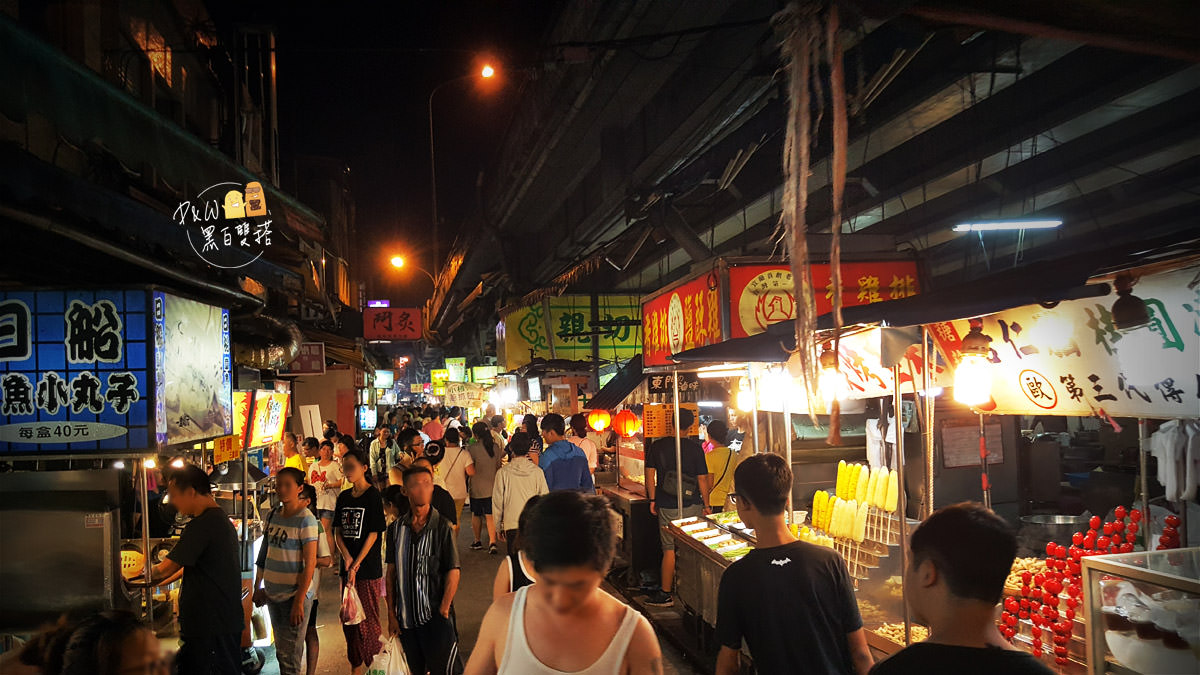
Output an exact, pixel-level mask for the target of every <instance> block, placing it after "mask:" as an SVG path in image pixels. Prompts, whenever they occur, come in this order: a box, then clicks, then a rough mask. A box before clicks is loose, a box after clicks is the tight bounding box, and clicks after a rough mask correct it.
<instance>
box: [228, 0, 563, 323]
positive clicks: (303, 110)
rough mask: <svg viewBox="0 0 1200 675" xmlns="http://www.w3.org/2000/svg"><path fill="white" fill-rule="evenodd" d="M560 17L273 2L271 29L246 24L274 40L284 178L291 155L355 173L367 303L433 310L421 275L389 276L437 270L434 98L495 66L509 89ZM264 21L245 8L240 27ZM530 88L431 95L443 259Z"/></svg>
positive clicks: (529, 4) (425, 5)
mask: <svg viewBox="0 0 1200 675" xmlns="http://www.w3.org/2000/svg"><path fill="white" fill-rule="evenodd" d="M559 5H560V3H558V2H550V1H548V0H543V1H542V2H533V1H529V0H526V1H522V2H501V1H491V2H488V1H483V0H475V1H468V0H436V1H421V2H413V1H408V2H350V3H332V2H277V3H274V6H275V7H277V8H278V9H277V10H274V11H273V12H272V13H271V14H270V15H260V16H252V17H251V18H257V19H259V20H263V21H269V22H271V23H273V24H275V25H276V26H277V27H278V30H279V45H278V73H279V97H280V102H279V106H280V116H279V126H280V130H279V133H280V142H281V147H282V154H283V161H284V166H283V168H284V172H285V174H286V172H287V171H289V170H290V168H289V167H290V166H291V165H290V157H292V156H293V155H320V156H327V157H336V158H340V159H343V160H345V161H346V162H347V163H348V165H349V166H350V170H351V177H352V189H353V191H354V197H355V199H356V201H357V206H358V242H357V243H358V246H359V247H363V249H364V250H367V251H370V252H371V253H372V257H370V258H367V259H365V260H364V265H363V268H360V276H361V277H362V278H363V279H364V280H366V281H367V284H368V294H369V295H371V297H387V296H390V298H391V299H392V300H393V301H394V302H404V303H413V304H419V303H421V302H423V301H424V299H425V298H427V297H428V296H429V292H430V288H431V285H430V282H429V280H428V279H427V278H426V277H425V276H424V275H422V274H420V273H418V272H416V271H403V272H397V271H394V270H392V268H391V267H389V266H388V265H387V262H386V261H387V260H388V258H390V256H391V255H392V254H393V253H402V254H405V255H406V257H408V258H410V259H415V260H417V261H419V264H420V265H421V266H422V267H424V268H426V269H430V270H432V268H433V260H432V246H431V241H430V236H429V231H430V223H431V219H430V190H429V145H428V135H429V132H428V128H429V127H428V115H427V104H428V97H429V93H430V92H431V91H432V90H433V88H434V87H435V86H437V85H438V84H440V83H442V82H445V81H447V80H450V79H453V78H456V77H459V76H462V75H467V74H470V73H477V72H478V69H479V67H480V66H481V65H482V63H483V62H484V61H485V60H487V61H494V62H495V63H496V64H497V68H498V69H499V71H500V73H501V75H502V76H503V74H504V73H505V68H506V66H507V67H515V66H520V65H527V64H530V63H535V62H537V61H538V60H539V59H540V54H541V53H542V50H541V45H540V43H541V40H542V39H543V37H544V35H545V32H546V28H547V26H548V24H549V22H550V21H552V20H553V18H554V17H555V15H556V13H557V11H558V7H559ZM263 11H264V10H262V9H261V6H260V8H258V9H255V10H248V9H246V8H245V6H242V10H241V12H239V14H245V13H247V12H253V13H254V14H258V13H259V12H263ZM523 80H524V78H523V77H521V76H520V74H516V75H512V76H510V77H508V78H503V79H502V78H496V80H494V81H487V82H486V83H484V85H481V84H480V83H479V82H480V81H479V79H478V78H469V79H468V80H464V81H462V82H458V83H455V84H450V85H448V86H446V87H443V88H442V89H440V90H439V91H438V92H437V95H436V97H435V99H434V134H435V141H436V143H435V145H436V148H437V166H438V208H439V211H440V213H441V219H442V222H443V227H442V235H441V239H442V255H443V256H444V255H445V252H446V250H447V249H448V248H449V246H450V243H451V242H452V241H453V238H454V235H455V233H456V231H457V230H458V229H459V226H460V225H461V223H462V222H463V220H464V219H466V218H468V217H470V216H471V215H472V214H473V209H474V206H475V205H476V204H477V203H478V200H477V198H476V190H475V187H474V186H475V182H476V177H477V175H478V173H479V171H480V170H485V171H486V170H488V169H490V167H491V166H492V162H493V159H494V156H495V153H496V150H497V148H498V141H499V139H500V138H501V137H502V135H503V133H504V130H505V128H506V126H507V124H508V122H509V120H510V118H511V115H512V113H513V110H514V105H513V104H514V102H515V101H516V100H517V97H518V96H519V95H520V87H521V85H522V83H523ZM287 182H288V181H287V179H286V178H285V184H286V183H287ZM301 196H302V195H301ZM364 268H365V269H364ZM389 282H390V283H389Z"/></svg>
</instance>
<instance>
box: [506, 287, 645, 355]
mask: <svg viewBox="0 0 1200 675" xmlns="http://www.w3.org/2000/svg"><path fill="white" fill-rule="evenodd" d="M546 304H547V305H548V306H549V308H550V316H549V320H547V317H546V316H545V307H544V305H543V304H542V303H538V304H536V305H533V306H531V307H522V308H520V309H518V310H515V311H513V312H510V313H508V314H506V315H505V316H504V318H503V319H501V321H500V322H499V323H498V324H496V354H497V356H498V357H499V359H500V362H501V364H502V365H503V367H504V369H505V370H516V369H517V368H520V367H521V366H523V365H525V364H527V363H529V360H530V358H531V355H532V357H541V358H544V359H549V358H551V345H553V347H554V349H553V356H554V357H556V358H560V359H570V360H575V361H580V360H591V358H592V344H593V342H596V343H598V344H597V348H598V350H599V352H600V359H601V360H602V361H625V360H627V359H631V358H633V357H634V356H635V355H636V354H638V353H639V352H640V351H641V348H642V339H641V338H642V336H641V333H640V332H639V331H638V327H637V326H636V325H633V326H613V327H610V328H599V329H597V330H599V331H600V332H599V334H597V335H583V334H582V333H586V332H588V331H589V329H590V328H591V323H590V321H591V316H592V299H591V297H590V296H587V295H564V296H561V297H557V298H551V299H550V300H549V301H548V303H546ZM597 306H598V314H599V317H600V320H601V321H625V322H629V321H633V322H636V321H638V320H640V319H641V316H642V314H641V303H640V302H639V300H638V298H637V296H632V295H601V296H598V298H597Z"/></svg>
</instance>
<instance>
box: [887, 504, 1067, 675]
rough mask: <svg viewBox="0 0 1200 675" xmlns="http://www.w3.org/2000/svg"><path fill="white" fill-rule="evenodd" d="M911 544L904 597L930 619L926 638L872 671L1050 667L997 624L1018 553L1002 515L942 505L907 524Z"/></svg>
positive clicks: (1002, 671) (1045, 670) (975, 672)
mask: <svg viewBox="0 0 1200 675" xmlns="http://www.w3.org/2000/svg"><path fill="white" fill-rule="evenodd" d="M910 548H911V550H912V555H910V556H909V559H908V569H906V570H905V571H904V588H905V590H906V591H907V592H906V593H905V597H906V598H907V600H908V605H909V607H910V608H911V609H912V614H913V619H914V620H915V621H917V622H919V623H922V624H925V625H927V626H929V638H928V639H927V640H926V641H924V642H920V643H917V644H914V645H910V646H908V647H906V648H904V649H902V650H900V651H899V652H897V653H895V654H893V655H892V656H891V657H890V658H889V659H887V660H886V661H883V662H882V663H880V664H879V665H877V666H875V668H874V670H872V671H871V673H872V675H898V674H902V673H929V674H930V675H937V674H938V673H968V672H969V673H972V675H1050V674H1051V672H1052V671H1051V670H1050V668H1049V667H1048V666H1046V665H1045V664H1042V663H1040V662H1038V660H1037V659H1035V658H1034V657H1033V655H1032V654H1029V653H1028V652H1025V651H1021V650H1018V649H1016V648H1015V647H1013V646H1012V645H1011V644H1009V643H1008V642H1007V641H1006V640H1005V639H1004V637H1003V636H1002V635H1000V631H999V630H998V629H997V628H996V603H998V602H1000V598H1001V597H1002V596H1003V595H1004V580H1005V579H1006V578H1008V573H1009V570H1010V569H1011V568H1012V562H1013V558H1014V557H1015V556H1016V554H1017V540H1016V537H1015V536H1014V535H1013V532H1012V528H1010V527H1009V525H1008V523H1007V522H1005V521H1004V519H1003V518H1001V517H1000V516H997V515H996V514H995V513H992V512H991V511H990V510H988V509H986V508H984V507H983V506H981V505H979V504H973V503H965V502H964V503H962V504H955V505H954V506H947V507H945V508H943V509H940V510H938V511H937V512H936V513H934V514H933V515H931V516H929V518H927V519H926V520H925V522H924V523H921V526H920V527H918V528H917V529H916V531H915V532H913V534H912V544H911V546H910Z"/></svg>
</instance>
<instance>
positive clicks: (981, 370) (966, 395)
mask: <svg viewBox="0 0 1200 675" xmlns="http://www.w3.org/2000/svg"><path fill="white" fill-rule="evenodd" d="M991 397H992V364H991V363H990V362H988V360H987V357H985V356H982V355H978V354H964V355H963V357H962V361H961V362H960V363H959V364H958V368H956V369H955V370H954V400H955V401H958V402H959V403H965V404H966V405H981V404H983V403H987V402H988V400H989V399H990V398H991Z"/></svg>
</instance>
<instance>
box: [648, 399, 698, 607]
mask: <svg viewBox="0 0 1200 675" xmlns="http://www.w3.org/2000/svg"><path fill="white" fill-rule="evenodd" d="M694 421H695V416H694V415H693V414H692V411H691V410H688V409H686V408H684V409H681V410H680V411H679V428H680V429H688V428H690V427H691V426H692V422H694ZM679 450H680V457H681V458H682V460H683V461H682V465H683V478H682V482H683V510H682V511H680V510H679V498H678V497H677V496H676V494H675V492H676V491H677V490H678V489H679V482H680V479H679V477H678V476H676V474H675V437H674V436H670V437H668V438H660V439H658V440H656V441H654V442H653V443H651V444H650V448H649V450H647V451H646V497H647V498H648V499H649V500H650V512H651V513H653V514H655V515H656V516H658V527H659V530H658V534H659V543H660V544H661V545H662V551H663V556H662V569H661V571H662V577H661V579H662V588H661V589H660V590H657V591H655V592H653V593H651V594H650V595H649V596H647V597H646V604H649V605H657V606H660V607H665V606H669V605H671V604H672V599H671V589H672V586H674V581H675V538H674V537H672V536H671V533H670V531H669V530H667V525H668V524H669V523H670V522H671V521H672V520H678V519H680V518H690V517H692V516H699V515H701V514H702V513H706V512H707V510H708V493H709V492H710V491H711V490H712V476H710V475H708V464H707V463H705V461H704V448H703V447H702V446H701V445H700V441H699V439H697V438H694V437H688V436H686V435H685V436H684V437H683V438H681V439H680V444H679Z"/></svg>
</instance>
